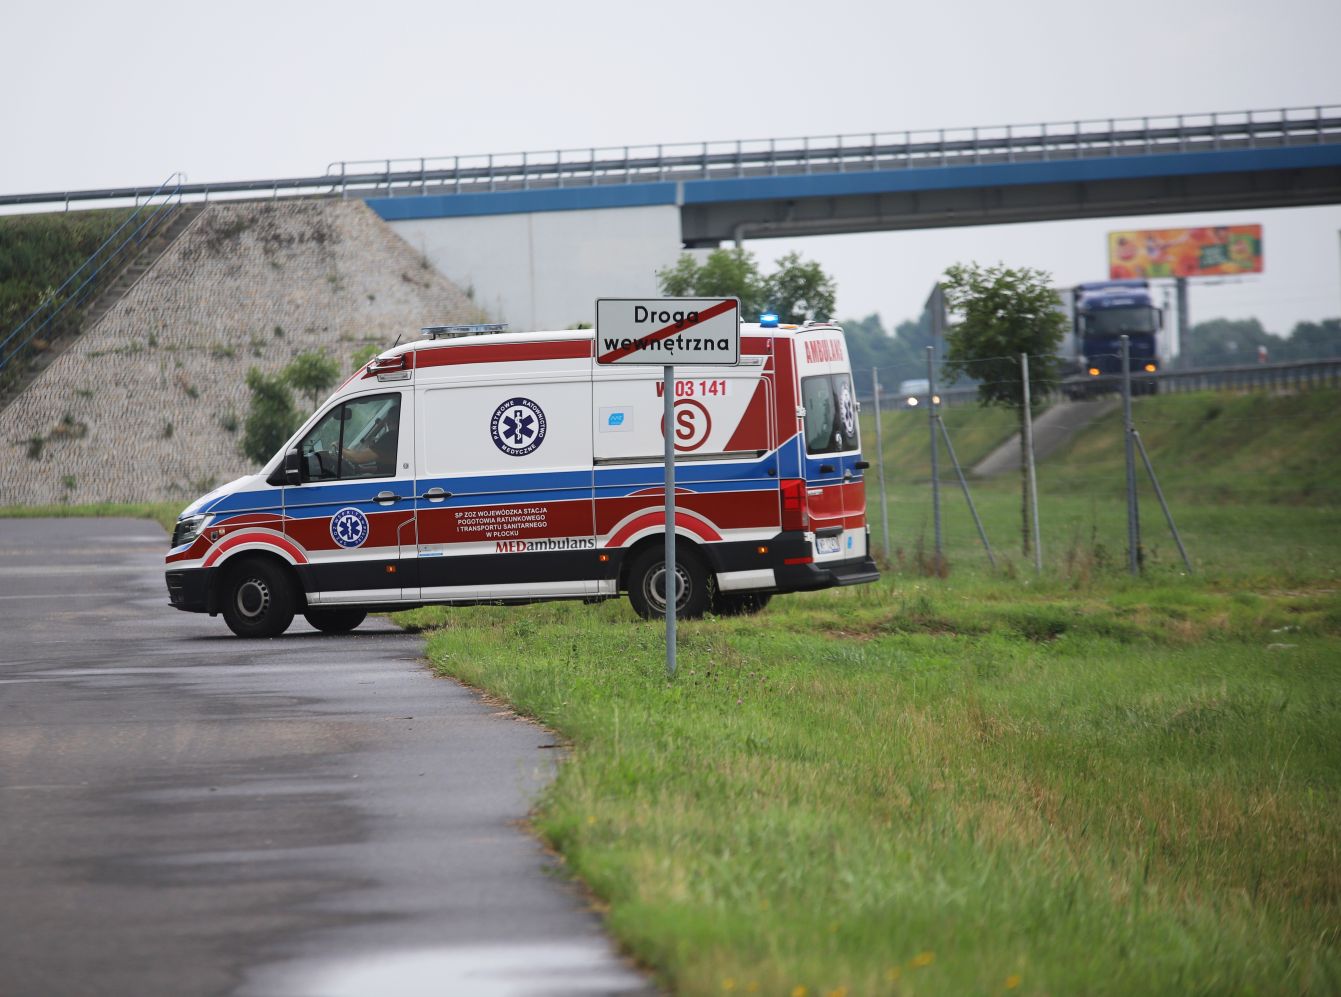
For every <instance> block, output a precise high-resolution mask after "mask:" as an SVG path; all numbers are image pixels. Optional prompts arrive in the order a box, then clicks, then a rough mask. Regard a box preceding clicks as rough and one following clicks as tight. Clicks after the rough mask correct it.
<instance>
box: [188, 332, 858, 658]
mask: <svg viewBox="0 0 1341 997" xmlns="http://www.w3.org/2000/svg"><path fill="white" fill-rule="evenodd" d="M423 337H424V338H422V339H420V340H418V341H416V342H412V343H408V344H404V345H399V346H396V347H394V348H393V349H391V350H388V351H386V352H384V353H382V354H381V355H380V356H378V357H376V358H374V359H373V360H371V361H369V363H368V364H367V365H366V366H365V367H362V368H360V369H359V370H357V371H356V372H355V373H354V375H353V376H352V377H351V378H350V379H349V380H348V381H347V382H345V384H343V385H342V386H341V387H340V388H338V389H337V390H336V392H335V393H334V394H333V395H332V396H331V397H330V398H329V399H328V400H327V401H326V403H325V404H324V405H322V406H321V407H320V408H318V410H317V412H316V413H315V414H314V415H313V416H312V417H311V418H310V419H308V420H307V422H306V423H305V424H304V425H303V426H302V428H301V429H299V430H298V432H297V433H296V434H295V435H294V436H293V438H292V439H290V440H289V441H288V443H286V444H285V446H284V447H282V448H281V449H280V451H279V452H278V453H277V454H275V456H274V457H273V458H272V459H271V460H270V461H269V462H268V463H267V465H266V466H265V467H264V468H263V469H262V470H261V472H260V473H259V474H254V475H251V476H248V477H244V478H239V479H238V480H236V481H234V482H231V483H230V484H227V485H224V486H223V487H221V488H218V489H216V490H214V491H212V492H210V493H209V494H207V495H204V496H202V497H201V498H199V499H197V500H196V501H195V502H193V503H192V504H191V505H190V506H189V507H188V508H187V509H186V510H185V511H184V512H183V513H182V514H181V516H180V517H179V518H178V520H177V523H176V528H175V530H174V531H173V535H172V541H171V549H170V550H169V551H168V554H167V566H166V574H167V588H168V595H169V601H170V603H171V605H172V606H174V607H176V608H177V609H180V610H185V611H187V612H196V613H202V612H203V613H209V614H210V615H211V616H214V615H217V614H220V613H222V614H223V617H224V620H225V621H226V622H227V624H228V626H229V627H230V628H231V629H232V631H233V632H234V633H235V634H237V635H238V636H240V637H273V636H277V635H279V634H281V633H283V632H284V631H285V630H286V629H287V628H288V626H289V624H290V623H291V622H292V620H293V618H294V615H295V614H296V613H301V614H302V615H303V616H304V617H305V618H306V619H307V621H308V622H309V623H310V624H311V625H312V626H314V627H316V628H317V629H318V630H322V631H326V632H331V633H340V632H345V631H349V630H352V629H353V628H355V627H357V626H358V625H359V624H360V623H361V622H362V621H363V619H364V618H365V616H366V615H367V614H368V613H369V612H376V611H389V610H398V609H407V608H413V607H417V606H423V605H429V604H456V605H468V604H481V603H489V604H498V603H501V604H520V603H529V602H536V601H541V600H550V599H582V600H587V601H592V602H595V601H599V600H603V599H612V598H617V597H618V596H619V595H620V594H621V593H626V594H627V595H628V598H629V601H630V602H631V603H632V604H633V608H634V609H635V610H636V611H637V612H638V613H639V614H640V615H641V616H643V617H645V618H653V617H656V616H658V615H662V614H664V613H665V611H666V592H667V576H666V566H665V555H664V543H665V534H664V531H665V529H666V516H665V507H664V500H665V495H664V482H665V464H664V448H665V443H664V437H663V435H662V434H663V431H664V430H665V427H664V426H663V425H662V423H663V411H664V398H663V393H664V382H663V377H662V369H661V368H660V367H652V366H648V367H640V366H602V365H598V364H597V363H596V362H595V358H594V350H593V333H592V331H591V330H583V331H565V332H525V333H517V332H508V331H507V330H506V327H505V326H439V327H431V328H428V329H425V330H423ZM674 373H675V381H674V386H673V389H672V390H673V391H674V396H675V397H674V400H673V413H674V418H673V424H672V425H671V427H670V432H672V433H673V434H674V445H675V454H676V456H675V475H676V509H675V523H674V529H675V534H676V546H675V566H674V578H675V579H676V582H677V584H674V585H672V586H671V588H670V591H671V592H672V593H673V596H672V597H673V598H674V599H675V603H676V605H675V609H676V614H677V616H679V617H682V618H692V617H698V616H702V615H703V614H705V613H715V614H722V615H730V614H740V613H751V612H756V611H758V610H760V609H762V608H763V607H764V605H765V604H766V603H767V602H768V600H769V599H770V598H771V597H772V596H773V595H775V594H778V593H784V592H799V591H805V590H810V589H822V588H827V587H830V586H835V585H854V584H859V583H863V582H871V581H874V580H875V579H876V578H877V577H878V572H877V569H876V565H875V563H874V561H873V560H872V559H871V556H870V544H869V530H868V528H867V524H866V491H865V483H864V480H865V473H864V472H865V471H866V468H867V466H868V465H867V463H866V461H864V460H863V459H862V455H861V445H860V439H859V436H858V429H857V411H858V404H857V400H856V396H855V393H854V390H853V384H852V370H851V366H850V363H849V357H848V352H847V345H846V343H845V341H844V338H843V330H842V329H841V327H839V326H838V325H836V324H832V323H809V324H806V325H802V326H795V325H785V324H779V323H778V322H777V321H776V319H774V318H772V317H771V316H765V317H764V318H763V320H762V321H761V322H760V323H751V324H742V325H741V356H740V363H739V365H738V366H735V367H706V366H705V367H698V368H695V367H692V366H686V367H678V366H677V367H676V368H675V372H674Z"/></svg>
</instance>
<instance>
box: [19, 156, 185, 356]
mask: <svg viewBox="0 0 1341 997" xmlns="http://www.w3.org/2000/svg"><path fill="white" fill-rule="evenodd" d="M183 180H184V177H183V176H182V174H181V173H174V174H172V175H171V176H170V177H168V178H167V179H166V180H164V181H163V182H162V183H161V184H159V185H158V188H157V189H156V190H154V192H153V193H152V194H150V195H149V196H148V197H147V198H146V199H145V201H144V203H143V204H141V205H137V206H136V208H135V210H134V211H133V212H131V214H130V215H129V216H128V217H127V218H126V220H125V221H123V222H122V223H121V224H120V225H118V226H117V227H116V230H115V231H113V232H112V234H111V235H109V236H108V237H107V238H106V239H105V240H104V241H103V243H102V245H100V246H99V247H98V248H97V249H95V250H94V251H93V252H92V254H90V256H89V257H88V259H86V260H85V261H84V262H83V263H81V264H79V266H77V267H76V268H75V269H74V271H73V272H72V273H71V274H70V276H68V277H66V278H65V280H64V281H62V282H61V285H60V287H58V288H56V290H54V291H52V292H51V293H50V294H48V295H47V296H46V297H45V298H44V299H43V300H42V302H41V303H40V304H39V305H38V306H37V307H36V308H34V309H33V311H32V312H31V313H30V314H29V315H28V317H27V318H25V319H24V320H23V321H22V322H20V323H19V324H18V325H17V326H15V327H14V329H13V330H12V331H11V332H10V333H9V335H7V336H6V337H5V338H4V339H3V340H0V372H3V371H4V370H5V369H6V368H8V367H9V365H10V364H11V363H12V362H13V361H14V360H15V359H16V358H17V357H18V356H19V355H20V354H21V353H22V351H23V350H24V349H25V348H26V347H27V346H28V345H29V344H30V343H32V341H33V340H34V339H35V338H37V335H38V333H40V332H42V331H43V330H45V329H47V328H49V327H50V325H51V323H52V322H54V321H55V320H56V318H57V317H58V316H59V315H60V314H61V313H62V312H63V311H65V309H66V308H67V307H68V306H69V305H70V304H71V303H78V302H82V301H83V300H84V297H85V295H84V294H83V292H84V289H85V288H87V287H88V286H89V285H90V284H91V283H93V282H94V281H95V280H97V279H98V277H99V276H101V275H102V273H103V272H104V271H105V270H107V268H108V267H109V266H111V265H112V264H114V263H116V262H118V261H119V260H121V259H122V251H123V250H125V248H126V247H127V246H128V245H130V243H131V242H132V241H136V242H139V241H142V240H143V238H144V236H145V234H146V229H149V228H150V227H151V226H154V225H155V224H156V223H157V221H158V219H159V218H160V216H161V215H162V214H163V213H164V212H165V211H168V210H170V209H171V207H172V198H173V197H174V196H177V195H179V193H180V191H181V186H182V181H183ZM160 196H162V197H163V200H162V201H160V202H159V203H158V204H157V205H156V206H154V208H153V210H152V211H148V209H149V207H150V205H151V204H152V203H153V201H154V199H155V198H157V197H160ZM146 211H148V213H147V214H146V215H145V217H144V218H143V219H142V220H141V221H140V223H139V224H138V225H136V226H135V228H134V229H133V231H131V232H130V233H129V234H128V235H127V236H126V237H125V238H124V239H122V241H121V243H120V244H119V245H118V246H117V247H116V248H115V249H113V250H112V251H111V252H110V253H108V254H107V255H106V256H105V257H104V258H103V259H102V260H101V261H100V262H98V258H99V256H101V255H102V253H103V250H105V249H106V248H107V247H108V246H110V245H111V244H112V243H113V242H114V241H115V240H116V239H117V237H118V236H120V235H121V233H122V232H123V231H125V230H126V228H127V227H129V226H131V225H132V224H133V223H134V222H135V220H136V219H137V218H140V216H141V214H142V213H145V212H146ZM95 262H96V266H95V265H94V264H95ZM90 268H92V269H90ZM86 270H87V271H88V273H87V274H85V271H86ZM81 274H84V277H83V279H82V280H80V279H79V278H80V275H81ZM77 280H79V284H78V286H77V287H75V288H74V290H72V291H70V292H69V293H68V294H65V290H66V288H68V287H69V286H70V285H71V284H73V283H74V282H75V281H77ZM57 302H59V304H57ZM53 305H55V307H54V308H53V307H52V306H53ZM48 309H49V310H50V313H49V314H48V315H47V316H46V317H45V318H44V319H42V320H41V321H40V322H38V321H37V320H38V317H39V316H41V315H42V313H43V311H44V310H48ZM34 323H36V324H34ZM30 326H31V328H29V327H30ZM25 329H27V330H28V334H27V335H26V336H24V337H23V339H22V340H20V341H19V342H17V343H15V342H14V341H15V340H16V339H18V337H19V336H20V335H22V334H23V332H24V330H25ZM11 344H13V345H11Z"/></svg>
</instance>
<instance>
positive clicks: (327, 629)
mask: <svg viewBox="0 0 1341 997" xmlns="http://www.w3.org/2000/svg"><path fill="white" fill-rule="evenodd" d="M367 618H368V614H367V612H366V611H365V610H362V609H309V610H306V611H305V612H304V613H303V619H305V620H307V622H308V623H310V624H312V626H314V627H316V628H317V629H318V630H320V631H321V632H322V633H324V634H347V633H349V631H351V630H353V629H354V628H355V627H356V626H358V625H359V624H360V623H362V622H363V621H364V620H366V619H367Z"/></svg>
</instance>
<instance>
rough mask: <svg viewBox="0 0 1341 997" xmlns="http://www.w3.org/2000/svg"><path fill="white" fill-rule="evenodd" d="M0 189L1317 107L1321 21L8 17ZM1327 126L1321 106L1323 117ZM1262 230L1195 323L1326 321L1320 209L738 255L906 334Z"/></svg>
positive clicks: (58, 12) (1211, 14) (367, 9)
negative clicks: (981, 307) (1152, 247)
mask: <svg viewBox="0 0 1341 997" xmlns="http://www.w3.org/2000/svg"><path fill="white" fill-rule="evenodd" d="M3 25H4V34H5V36H6V42H7V44H6V45H5V46H4V47H5V54H4V59H3V61H0V81H2V82H3V92H4V94H5V99H4V100H3V101H0V135H3V136H4V140H5V143H6V146H7V148H6V150H5V155H3V156H0V192H5V193H20V192H28V191H54V190H64V189H80V188H89V187H105V186H117V185H134V184H154V183H157V182H158V181H160V180H162V179H163V178H164V177H166V176H167V175H168V174H170V173H171V172H173V171H174V170H182V171H184V172H185V173H186V174H187V175H188V177H189V179H190V180H192V181H210V180H235V179H250V178H260V177H274V176H296V175H310V174H313V173H321V172H324V171H325V169H326V165H327V164H328V163H330V162H332V161H336V160H342V159H343V160H356V159H375V158H386V157H418V156H436V155H453V154H458V153H474V152H503V151H512V150H521V149H552V148H556V147H564V148H569V147H571V148H579V147H588V146H593V145H594V146H602V145H624V144H638V143H657V142H679V141H695V140H702V139H735V138H758V137H765V138H766V137H769V136H778V137H781V136H793V135H833V134H836V133H863V132H864V133H869V132H871V131H894V130H900V131H901V130H903V129H917V128H940V127H953V126H962V125H1001V124H1007V123H1014V122H1039V121H1069V120H1074V119H1076V118H1108V117H1114V116H1116V117H1127V116H1142V115H1162V114H1178V113H1194V112H1208V111H1242V110H1247V109H1250V108H1252V109H1262V108H1278V107H1312V106H1315V105H1318V104H1323V105H1326V104H1333V105H1341V61H1339V60H1338V58H1337V52H1336V48H1337V42H1338V39H1341V2H1337V0H1275V2H1274V3H1268V2H1265V0H1250V2H1249V0H1209V2H1205V3H1192V2H1190V0H1162V2H1158V3H1151V2H1145V0H1127V2H1125V3H1108V4H1102V5H1101V4H1097V3H1086V2H1084V0H1070V2H1061V0H1058V2H1054V0H1016V2H1013V3H988V2H986V0H981V2H965V0H941V2H940V3H937V4H928V3H921V2H919V3H917V4H908V3H900V2H894V0H883V2H877V0H868V2H848V0H824V2H813V0H812V2H806V3H799V2H792V0H772V2H755V3H734V2H732V0H712V2H703V0H681V2H678V3H675V4H636V3H631V2H628V0H622V2H586V0H569V2H567V3H554V2H546V3H530V2H521V0H514V2H511V3H496V4H490V5H485V4H480V3H469V4H467V3H453V2H450V0H443V2H437V3H431V2H424V3H419V2H409V0H383V2H381V3H378V4H365V3H359V4H355V3H346V2H335V3H330V2H328V3H324V4H320V5H313V4H310V3H304V4H297V3H292V4H291V3H285V2H283V0H271V2H268V3H256V2H250V0H243V2H234V3H230V4H218V3H215V4H208V5H204V4H192V3H190V2H189V0H186V2H180V0H179V2H176V3H172V4H162V3H148V2H143V0H121V2H119V3H115V4H109V3H105V2H81V3H62V2H60V0H48V2H46V3H41V4H39V3H23V4H19V3H11V4H8V5H6V9H5V12H4V17H3ZM1338 111H1339V112H1341V108H1338ZM1237 222H1261V223H1262V224H1263V225H1264V226H1265V232H1264V246H1265V256H1266V273H1265V274H1264V275H1262V276H1259V277H1252V278H1244V279H1243V280H1241V281H1240V282H1237V283H1230V284H1217V285H1213V286H1206V285H1199V286H1196V287H1194V289H1193V292H1192V317H1193V320H1194V321H1198V320H1201V319H1204V318H1210V317H1213V316H1218V315H1225V316H1229V317H1245V316H1249V315H1257V316H1259V317H1260V318H1262V320H1263V321H1264V323H1265V324H1266V325H1267V327H1268V329H1271V330H1273V331H1278V332H1288V331H1289V329H1290V327H1291V326H1292V325H1293V323H1294V322H1295V321H1297V320H1299V319H1317V318H1321V317H1324V316H1336V315H1341V234H1339V233H1341V207H1338V206H1331V207H1325V208H1304V209H1290V210H1279V211H1252V212H1246V213H1235V212H1221V213H1208V214H1199V215H1192V216H1178V215H1165V216H1157V217H1146V218H1127V219H1115V220H1111V221H1104V220H1097V221H1077V222H1057V223H1047V224H1035V225H1014V226H996V227H990V228H977V229H946V230H941V231H917V232H906V233H872V234H865V235H845V236H831V237H823V238H812V239H804V240H785V241H783V240H760V241H756V242H752V243H749V244H748V246H749V248H751V249H754V250H755V251H757V252H758V253H759V254H760V256H761V257H762V258H763V259H764V260H765V261H766V262H767V261H771V260H772V259H773V258H775V257H776V256H778V255H780V254H781V253H783V252H785V251H787V250H789V249H799V250H800V251H802V252H803V253H805V254H806V255H808V256H811V257H813V258H815V259H818V260H819V261H820V262H821V263H822V264H823V265H824V266H825V268H826V269H828V270H829V271H830V272H831V273H833V274H834V276H835V277H836V278H837V280H838V289H839V308H838V310H839V313H840V315H844V316H847V315H861V314H865V313H868V312H872V311H879V312H881V313H882V314H883V315H885V316H886V318H887V319H889V320H890V324H893V322H896V321H898V320H900V319H902V318H906V317H909V316H911V315H913V314H915V313H916V312H917V311H918V310H919V309H920V307H921V303H922V301H923V300H924V299H925V297H926V294H927V291H928V290H929V288H930V285H931V283H932V282H933V281H934V280H935V279H936V276H937V274H938V273H940V272H941V271H942V270H943V269H944V267H945V266H946V265H948V264H950V263H953V262H956V261H961V260H978V261H981V262H984V263H986V262H996V261H997V260H1003V261H1005V262H1007V263H1009V264H1013V265H1022V264H1028V265H1032V266H1039V267H1043V268H1044V269H1048V270H1051V271H1052V272H1053V273H1054V275H1055V277H1056V279H1057V282H1058V283H1061V284H1067V283H1074V282H1077V281H1081V280H1094V279H1101V278H1103V277H1104V276H1105V275H1106V256H1105V254H1106V243H1105V233H1106V232H1107V231H1109V230H1110V229H1114V228H1136V227H1174V226H1179V225H1183V224H1231V223H1237Z"/></svg>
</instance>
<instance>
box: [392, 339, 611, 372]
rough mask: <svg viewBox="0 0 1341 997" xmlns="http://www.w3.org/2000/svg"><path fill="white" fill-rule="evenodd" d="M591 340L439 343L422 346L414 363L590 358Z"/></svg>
mask: <svg viewBox="0 0 1341 997" xmlns="http://www.w3.org/2000/svg"><path fill="white" fill-rule="evenodd" d="M591 348H592V344H591V340H589V339H576V340H560V341H558V342H553V341H551V342H540V343H497V344H489V345H484V346H437V347H429V348H426V349H421V350H419V351H418V353H417V354H416V355H415V361H414V365H415V367H418V368H424V367H450V366H454V365H456V364H474V363H523V362H525V361H527V360H586V359H588V358H590V357H591Z"/></svg>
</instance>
